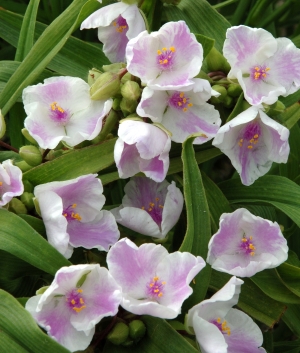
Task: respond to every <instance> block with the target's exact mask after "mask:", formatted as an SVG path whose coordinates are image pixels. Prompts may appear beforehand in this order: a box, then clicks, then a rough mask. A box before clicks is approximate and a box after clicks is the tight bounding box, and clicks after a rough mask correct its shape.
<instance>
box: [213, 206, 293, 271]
mask: <svg viewBox="0 0 300 353" xmlns="http://www.w3.org/2000/svg"><path fill="white" fill-rule="evenodd" d="M287 257H288V246H287V241H286V239H285V238H284V236H283V235H282V233H281V230H280V227H279V225H278V223H276V222H271V221H269V220H267V219H264V218H261V217H258V216H254V215H253V214H251V213H250V212H249V211H248V210H246V209H245V208H239V209H237V210H236V211H234V212H233V213H223V214H222V215H221V217H220V229H219V230H218V232H217V233H216V234H215V235H213V237H212V238H211V239H210V242H209V244H208V255H207V260H206V261H207V263H209V264H210V265H211V266H212V268H214V269H215V270H217V271H221V272H227V273H229V274H231V275H235V276H239V277H251V276H253V275H255V273H257V272H260V271H263V270H264V269H267V268H274V267H277V266H279V265H280V264H282V263H283V262H284V261H286V259H287Z"/></svg>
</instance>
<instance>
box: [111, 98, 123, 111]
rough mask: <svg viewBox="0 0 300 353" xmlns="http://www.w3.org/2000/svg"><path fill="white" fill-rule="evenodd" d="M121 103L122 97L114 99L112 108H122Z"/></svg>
mask: <svg viewBox="0 0 300 353" xmlns="http://www.w3.org/2000/svg"><path fill="white" fill-rule="evenodd" d="M120 103H121V99H120V98H115V99H114V101H113V105H112V109H113V110H120V109H121V108H120Z"/></svg>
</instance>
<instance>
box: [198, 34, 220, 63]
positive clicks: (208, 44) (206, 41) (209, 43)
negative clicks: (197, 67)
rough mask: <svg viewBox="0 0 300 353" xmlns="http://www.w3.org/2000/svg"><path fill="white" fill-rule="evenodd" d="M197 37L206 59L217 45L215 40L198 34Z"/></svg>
mask: <svg viewBox="0 0 300 353" xmlns="http://www.w3.org/2000/svg"><path fill="white" fill-rule="evenodd" d="M195 37H196V39H197V41H198V42H199V43H200V44H201V45H202V47H203V59H205V57H206V55H207V54H208V53H209V52H210V51H211V49H212V48H213V47H214V45H215V40H214V39H213V38H209V37H206V36H204V35H202V34H196V33H195Z"/></svg>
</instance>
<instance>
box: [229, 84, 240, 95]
mask: <svg viewBox="0 0 300 353" xmlns="http://www.w3.org/2000/svg"><path fill="white" fill-rule="evenodd" d="M242 92H243V89H242V87H241V86H240V85H239V84H237V83H230V85H229V86H228V88H227V93H228V95H229V96H230V97H239V96H240V94H241V93H242Z"/></svg>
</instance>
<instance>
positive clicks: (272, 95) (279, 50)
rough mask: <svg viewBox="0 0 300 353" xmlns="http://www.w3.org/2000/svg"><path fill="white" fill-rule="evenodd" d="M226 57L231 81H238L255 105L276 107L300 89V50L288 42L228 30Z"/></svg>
mask: <svg viewBox="0 0 300 353" xmlns="http://www.w3.org/2000/svg"><path fill="white" fill-rule="evenodd" d="M223 53H224V56H225V58H226V59H227V60H228V62H229V64H230V65H231V70H230V72H229V74H228V78H230V79H237V80H238V82H239V83H240V85H241V86H242V88H243V90H244V95H245V99H246V100H247V101H248V102H249V103H250V104H252V105H261V103H266V104H273V103H275V102H276V100H277V98H278V96H280V95H283V96H287V95H289V94H290V93H293V92H295V91H296V90H298V89H299V87H300V67H299V61H300V50H299V49H297V48H296V46H295V45H294V44H293V43H292V41H291V40H289V39H288V38H277V39H275V38H274V37H273V36H272V34H271V33H269V32H267V31H266V30H264V29H261V28H259V29H258V28H250V27H247V26H235V27H231V28H229V29H228V30H227V34H226V40H225V43H224V48H223Z"/></svg>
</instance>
